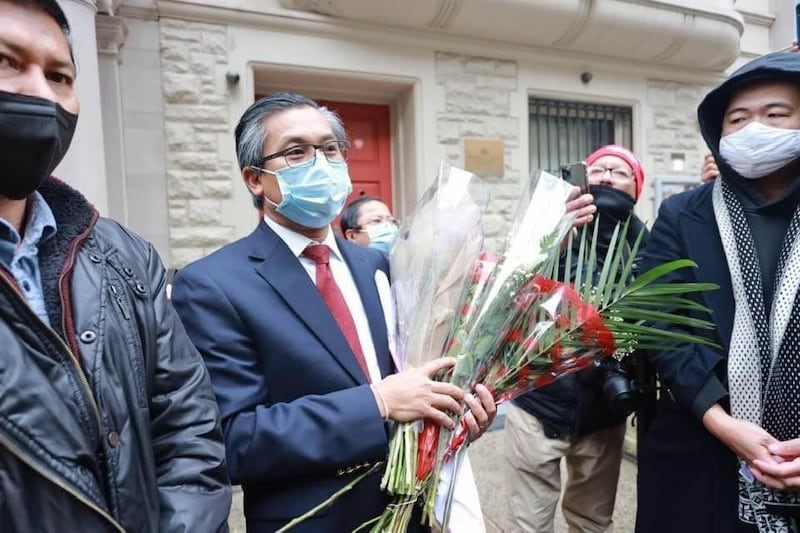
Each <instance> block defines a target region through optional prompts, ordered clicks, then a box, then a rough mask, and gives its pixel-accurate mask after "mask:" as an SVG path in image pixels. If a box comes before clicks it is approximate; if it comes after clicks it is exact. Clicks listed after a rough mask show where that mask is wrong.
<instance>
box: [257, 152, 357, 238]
mask: <svg viewBox="0 0 800 533" xmlns="http://www.w3.org/2000/svg"><path fill="white" fill-rule="evenodd" d="M259 170H262V171H264V172H267V173H269V174H273V175H274V176H275V178H276V179H277V180H278V187H280V191H281V196H282V197H283V199H282V200H281V203H280V204H276V203H275V202H273V201H271V200H270V199H269V198H267V197H266V196H265V197H264V201H266V202H267V203H269V204H271V205H273V206H274V207H275V210H276V211H277V212H278V213H280V214H281V215H283V216H285V217H286V218H288V219H289V220H291V221H292V222H294V223H296V224H299V225H301V226H303V227H305V228H314V229H317V228H323V227H325V226H327V225H328V224H330V223H331V221H332V220H333V219H334V218H336V215H338V214H339V212H340V211H341V210H342V207H344V203H345V201H346V200H347V197H348V196H349V195H350V193H351V192H353V185H352V184H351V183H350V175H349V174H348V173H347V163H345V162H344V161H328V160H327V159H326V158H325V157H317V158H316V159H315V160H313V161H309V162H308V163H307V164H306V163H304V164H302V165H300V166H296V167H285V168H282V169H279V170H277V171H274V172H273V171H271V170H265V169H259Z"/></svg>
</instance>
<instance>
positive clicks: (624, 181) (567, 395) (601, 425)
mask: <svg viewBox="0 0 800 533" xmlns="http://www.w3.org/2000/svg"><path fill="white" fill-rule="evenodd" d="M585 164H586V175H587V180H588V183H589V192H590V193H591V194H592V196H593V198H594V204H595V206H596V207H597V217H596V218H595V219H594V220H593V221H592V222H591V223H590V225H589V226H588V228H587V235H590V236H591V235H593V234H594V229H595V225H596V226H597V231H598V245H597V260H596V266H595V269H594V272H595V273H596V276H595V281H599V276H600V272H601V271H602V270H603V263H604V258H605V256H606V251H607V250H608V247H609V245H610V243H611V240H612V237H613V234H614V230H615V229H616V227H617V225H618V224H624V223H625V222H626V221H629V222H628V231H627V233H626V235H625V239H626V241H627V244H628V246H629V247H630V246H633V245H634V243H635V241H636V240H637V238H638V237H639V234H640V233H641V232H643V233H644V235H643V237H642V240H643V241H644V240H645V238H646V233H647V230H646V229H645V227H644V223H643V222H642V221H641V220H640V219H639V218H638V217H637V216H636V215H635V214H634V213H633V208H634V206H635V205H636V200H638V199H639V197H640V196H641V192H642V187H643V184H644V169H643V167H642V164H641V162H640V161H639V158H638V157H637V156H636V155H635V154H634V153H633V152H631V151H630V150H628V149H627V148H625V147H623V146H618V145H607V146H603V147H601V148H599V149H598V150H596V151H594V152H593V153H592V154H590V155H589V157H587V158H586V161H585ZM579 246H580V239H575V240H573V243H572V248H573V249H572V257H577V255H578V250H579ZM628 250H630V248H628ZM576 270H577V268H576V265H573V271H572V275H571V278H574V277H575V271H576ZM614 374H615V375H619V376H621V374H620V373H618V372H614ZM606 379H607V374H606V372H605V371H604V370H603V369H600V368H589V369H586V370H584V371H582V372H579V373H577V374H573V375H570V376H565V377H563V378H560V379H558V380H557V381H556V382H554V383H552V384H550V385H548V386H547V387H543V388H541V389H537V390H535V391H532V392H529V393H527V394H524V395H522V396H520V397H519V398H517V399H516V400H514V401H513V402H512V404H511V405H510V406H509V408H508V412H507V419H506V430H507V431H506V434H507V438H506V443H507V451H506V458H507V460H508V466H509V469H508V479H509V484H510V487H511V491H510V501H509V508H510V511H509V515H510V516H509V520H510V522H511V530H512V531H537V532H540V533H544V532H546V531H553V520H554V517H555V512H556V506H557V504H558V500H559V497H560V496H561V470H560V466H561V460H562V458H564V459H566V463H567V468H568V471H569V476H568V479H567V481H566V484H565V487H564V498H563V503H562V508H563V511H564V518H565V519H566V522H567V524H569V527H570V531H584V532H602V531H606V530H608V528H609V527H610V526H611V518H612V515H613V513H614V500H615V496H616V492H617V481H618V480H619V470H620V462H621V461H622V443H623V439H624V437H625V424H624V422H625V419H626V417H627V415H628V414H630V410H631V409H632V406H631V405H630V404H629V403H626V402H625V400H624V399H623V398H622V397H620V398H615V399H610V398H607V397H606V396H605V395H604V393H603V392H602V388H603V385H604V383H606ZM627 398H629V397H628V396H626V397H625V399H627Z"/></svg>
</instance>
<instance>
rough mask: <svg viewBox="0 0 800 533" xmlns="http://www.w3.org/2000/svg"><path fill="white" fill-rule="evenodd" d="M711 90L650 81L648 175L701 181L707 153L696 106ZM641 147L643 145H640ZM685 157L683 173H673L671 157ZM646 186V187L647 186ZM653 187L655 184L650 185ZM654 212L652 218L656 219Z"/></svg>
mask: <svg viewBox="0 0 800 533" xmlns="http://www.w3.org/2000/svg"><path fill="white" fill-rule="evenodd" d="M709 90H710V87H706V86H703V85H695V84H688V83H681V82H677V81H670V80H658V79H650V80H647V95H646V102H645V106H644V109H645V113H646V115H645V117H644V119H645V130H646V133H645V139H644V141H645V143H644V149H645V154H646V156H647V159H648V160H649V165H648V168H646V172H647V175H648V176H657V175H658V176H664V175H681V176H696V177H697V180H698V182H699V181H700V169H701V168H702V165H703V156H704V155H705V154H706V153H707V152H708V149H707V148H706V144H705V141H703V138H702V136H701V135H700V127H699V125H698V124H697V106H698V104H699V103H700V101H701V100H702V99H703V97H704V96H705V95H706V93H707V92H708V91H709ZM640 146H641V144H640ZM673 153H680V154H683V156H684V161H685V163H684V170H683V171H681V172H675V171H673V170H672V154H673ZM646 185H647V184H646ZM650 185H652V182H651V184H650ZM652 199H653V189H652V188H651V187H649V186H646V189H645V195H644V198H643V200H644V201H646V202H648V203H649V204H650V205H649V206H646V207H647V209H648V210H649V209H651V206H652ZM655 215H656V213H653V214H652V216H650V217H649V219H650V220H651V221H652V220H654V219H655Z"/></svg>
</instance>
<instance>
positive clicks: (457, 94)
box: [436, 52, 526, 251]
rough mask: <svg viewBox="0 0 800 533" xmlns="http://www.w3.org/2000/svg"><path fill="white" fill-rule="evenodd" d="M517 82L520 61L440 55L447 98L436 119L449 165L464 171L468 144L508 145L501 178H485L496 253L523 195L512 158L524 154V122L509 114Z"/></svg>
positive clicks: (488, 225) (439, 76)
mask: <svg viewBox="0 0 800 533" xmlns="http://www.w3.org/2000/svg"><path fill="white" fill-rule="evenodd" d="M517 80H518V77H517V63H516V61H508V60H504V59H495V58H490V57H475V56H466V55H460V54H451V53H445V52H437V53H436V81H437V83H438V84H439V85H441V86H443V87H444V95H445V108H444V111H442V112H439V114H438V117H437V124H436V131H437V140H438V142H439V143H440V144H442V145H444V146H445V147H446V153H447V157H448V159H449V161H450V163H451V164H452V165H453V166H456V167H460V168H463V167H464V143H463V140H464V139H467V138H472V139H501V140H503V141H504V143H505V158H504V159H505V169H504V171H503V173H502V175H499V176H485V177H484V179H485V180H486V181H487V182H488V183H490V185H491V193H492V197H491V202H490V204H489V209H488V211H487V213H486V215H485V216H484V231H485V233H486V246H485V247H486V249H488V250H493V251H498V250H499V249H500V247H501V246H502V244H503V237H504V234H505V232H506V230H507V229H508V223H509V220H510V217H511V214H512V213H513V211H514V208H515V207H516V204H517V198H518V197H519V191H520V175H521V172H520V169H519V168H518V167H517V165H516V163H515V159H518V158H515V157H514V153H515V151H516V150H519V148H520V146H519V125H520V123H519V121H520V118H519V117H516V116H513V115H512V114H511V105H510V101H511V94H512V93H515V92H516V91H517V83H518V82H517ZM522 159H526V158H522Z"/></svg>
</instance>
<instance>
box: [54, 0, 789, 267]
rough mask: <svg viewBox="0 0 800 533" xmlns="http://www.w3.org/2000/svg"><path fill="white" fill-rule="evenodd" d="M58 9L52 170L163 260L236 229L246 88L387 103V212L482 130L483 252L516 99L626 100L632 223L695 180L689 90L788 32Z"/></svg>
mask: <svg viewBox="0 0 800 533" xmlns="http://www.w3.org/2000/svg"><path fill="white" fill-rule="evenodd" d="M59 2H60V3H61V4H62V5H63V6H64V8H65V10H66V11H67V14H68V17H69V18H70V20H71V22H72V24H73V26H75V27H76V28H77V29H79V31H76V32H75V36H76V39H75V40H76V42H75V46H76V49H77V52H78V57H79V61H80V62H81V74H80V75H79V78H78V91H79V97H81V98H82V103H83V111H82V116H81V124H80V125H79V131H78V133H77V134H76V139H75V143H74V146H73V148H72V150H71V151H70V154H68V157H67V159H66V160H65V162H64V163H63V164H62V165H61V167H60V168H59V169H58V170H57V173H59V174H61V175H63V177H64V178H65V179H66V180H67V181H69V182H72V183H75V184H76V185H77V186H78V187H80V188H81V189H82V190H83V191H85V192H87V193H88V195H89V197H90V199H92V200H93V201H94V202H95V204H96V205H97V206H98V207H99V208H100V210H101V212H103V214H107V215H110V216H112V217H115V218H117V219H120V220H121V221H123V222H125V223H127V224H128V225H130V226H131V227H132V228H133V229H134V230H136V231H138V232H140V233H141V234H143V235H144V236H145V237H147V238H148V239H150V240H152V241H153V242H154V243H155V244H156V246H157V248H158V249H159V251H160V252H161V254H162V256H163V257H164V259H165V262H166V263H167V264H168V265H169V266H174V267H180V266H183V265H185V264H186V263H187V262H189V261H191V260H193V259H196V258H198V257H201V256H203V255H206V254H208V253H209V252H211V251H213V250H214V249H216V248H218V247H220V246H222V245H224V244H225V243H228V242H230V241H232V240H233V239H236V238H238V237H241V236H243V235H245V234H247V233H248V232H249V231H251V230H252V227H253V226H254V224H255V221H256V218H257V214H256V212H255V210H254V209H253V208H252V204H251V200H250V198H249V195H248V193H247V191H246V189H245V187H244V185H243V184H242V181H241V177H240V172H239V169H238V166H237V164H236V159H235V153H234V143H233V128H234V127H235V124H236V122H237V120H238V118H239V116H240V115H241V113H242V112H243V111H244V109H246V107H247V106H248V105H249V104H250V103H252V102H253V100H254V98H255V95H257V94H265V93H267V92H270V91H272V90H279V89H280V90H293V91H297V92H301V93H304V94H307V95H308V96H311V97H312V98H323V99H328V100H340V101H349V102H360V103H366V104H384V105H388V106H389V108H390V110H391V126H390V127H391V168H392V183H391V187H392V193H393V194H392V198H393V206H392V207H393V208H394V211H395V212H396V213H397V214H398V215H399V216H402V215H403V214H405V213H407V212H409V211H410V209H411V208H412V207H413V205H414V202H415V201H416V199H417V198H418V197H419V196H420V195H421V194H422V192H423V191H424V190H425V188H426V187H427V185H428V184H429V183H430V182H431V180H432V179H433V176H434V174H435V171H436V168H437V167H438V164H439V162H440V161H442V160H445V161H448V162H450V163H452V164H453V165H456V166H463V165H464V164H465V148H464V146H465V140H467V139H486V140H492V141H502V151H503V165H502V170H501V171H499V172H495V173H493V174H489V175H486V176H485V179H486V180H488V181H489V182H490V183H491V184H492V194H493V200H492V203H491V207H490V211H489V212H488V214H487V216H486V231H487V236H488V237H489V245H490V246H491V247H496V246H498V245H499V240H500V235H502V233H503V230H504V229H505V227H506V223H507V221H508V217H509V216H510V213H511V212H512V211H513V208H514V205H515V202H516V199H517V196H518V192H519V190H520V185H521V183H522V181H523V180H524V179H525V178H526V177H527V176H528V174H529V172H530V171H531V168H530V166H531V134H530V127H531V118H530V99H531V98H535V97H541V98H552V99H556V100H568V101H570V102H576V103H578V104H581V103H597V104H610V105H617V106H623V107H625V108H627V109H630V112H631V117H632V121H631V128H630V129H631V142H630V144H631V145H632V148H633V149H634V150H635V151H636V152H637V153H639V154H640V156H641V157H642V159H643V161H644V164H645V168H646V171H647V174H648V183H647V185H646V188H645V192H644V195H643V198H642V200H641V201H640V202H639V206H638V208H637V209H639V211H640V215H642V216H643V218H645V219H646V220H651V221H652V219H653V218H654V216H655V213H654V205H655V202H654V198H653V196H654V193H655V189H654V187H653V184H654V183H656V182H657V181H658V180H660V179H663V178H665V177H666V178H669V177H670V176H679V177H697V176H698V175H699V170H700V165H701V160H702V157H703V154H704V153H705V149H704V146H703V144H702V141H701V139H700V136H699V131H698V127H697V124H696V116H695V110H696V106H697V103H698V102H699V100H700V98H701V97H702V96H703V95H704V94H705V93H706V92H707V91H708V89H709V88H710V87H712V86H713V85H715V84H716V83H717V82H718V81H719V80H720V79H721V78H722V77H724V75H725V74H726V72H728V71H729V70H730V69H731V68H734V67H735V66H737V65H738V64H740V63H742V62H744V61H746V60H747V59H749V58H751V57H755V56H757V55H759V54H762V53H765V52H767V51H769V50H770V49H774V48H777V47H778V45H779V44H780V43H784V42H785V43H786V44H788V43H789V42H791V40H792V31H793V27H791V26H789V25H787V23H786V22H785V20H786V18H787V16H788V15H790V14H791V13H790V12H789V9H790V8H793V6H789V4H791V2H789V1H788V0H772V1H771V2H766V1H764V0H705V1H697V2H692V3H687V2H683V1H679V0H675V1H652V2H651V1H648V0H639V1H635V2H634V1H632V0H595V1H594V2H590V1H587V0H573V1H569V2H565V1H562V0H542V1H539V2H530V3H528V4H526V3H524V2H512V1H510V0H497V1H492V2H490V1H489V0H437V1H434V0H408V1H407V2H388V1H378V0H325V1H316V0H104V1H96V0H59ZM689 4H692V5H691V6H689ZM784 4H785V5H784ZM782 14H783V15H784V16H781V15H782ZM92 57H94V61H90V59H91V58H92ZM84 58H89V59H84ZM226 75H228V76H226ZM231 75H235V77H236V78H238V83H230V81H229V78H230V79H233V78H232V77H231ZM98 139H99V141H98ZM100 147H102V150H99V148H100Z"/></svg>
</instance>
